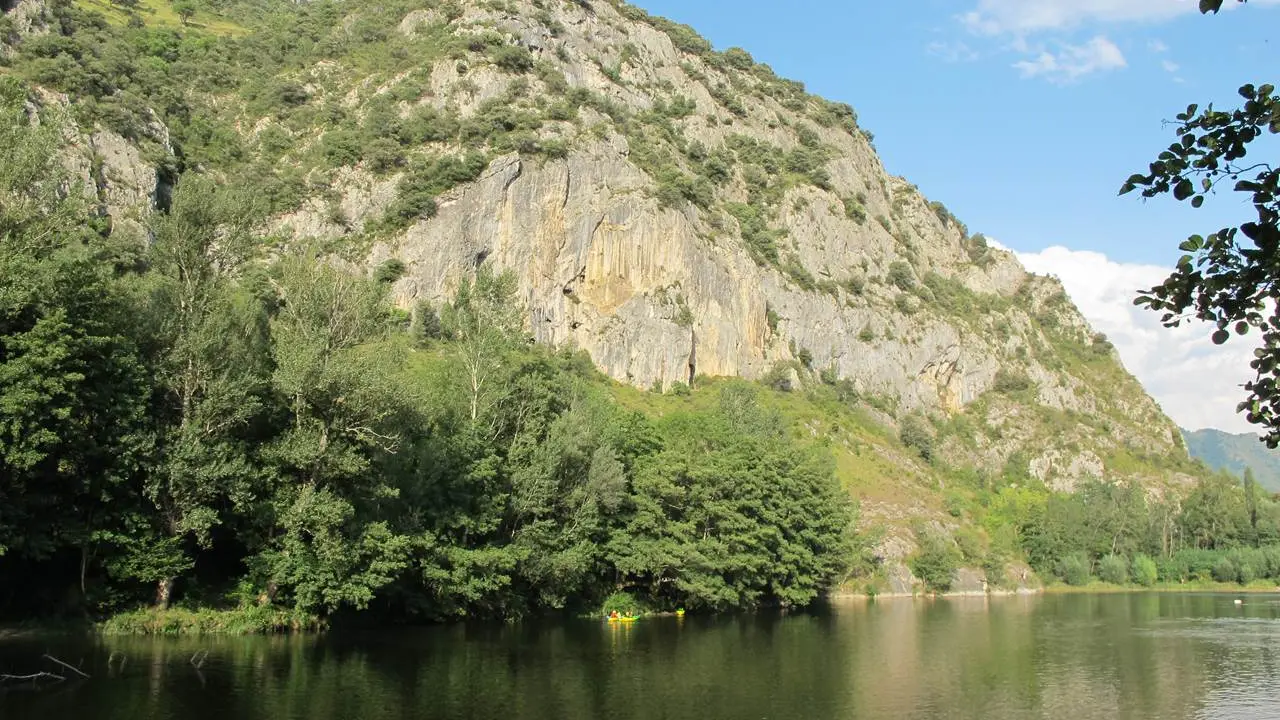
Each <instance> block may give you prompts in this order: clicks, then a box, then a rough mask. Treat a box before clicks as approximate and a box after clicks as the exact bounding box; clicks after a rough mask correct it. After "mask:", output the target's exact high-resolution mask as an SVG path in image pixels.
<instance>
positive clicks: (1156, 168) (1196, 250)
mask: <svg viewBox="0 0 1280 720" xmlns="http://www.w3.org/2000/svg"><path fill="white" fill-rule="evenodd" d="M1243 1H1244V0H1241V2H1243ZM1223 2H1224V0H1200V11H1201V12H1203V13H1209V12H1213V13H1216V12H1218V11H1219V10H1221V8H1222V5H1223ZM1239 92H1240V96H1241V97H1242V98H1243V99H1244V104H1243V105H1242V106H1241V107H1239V108H1237V109H1234V110H1231V111H1222V110H1216V109H1214V107H1213V106H1212V105H1210V106H1209V107H1207V108H1204V109H1201V108H1200V107H1199V106H1198V105H1191V106H1189V107H1188V108H1187V110H1186V112H1183V113H1180V114H1179V115H1178V116H1177V123H1178V124H1177V127H1176V129H1175V134H1176V136H1177V141H1176V142H1174V143H1173V144H1172V145H1170V146H1169V148H1168V149H1167V150H1165V151H1164V152H1162V153H1160V155H1159V157H1158V158H1157V159H1156V161H1155V162H1153V163H1151V165H1150V167H1149V169H1148V172H1147V173H1145V174H1143V173H1138V174H1134V175H1132V176H1131V177H1129V179H1128V180H1127V181H1125V183H1124V185H1123V187H1122V188H1121V190H1120V193H1121V194H1122V195H1123V194H1126V193H1130V192H1133V191H1135V190H1138V189H1141V192H1142V195H1143V197H1146V198H1151V197H1156V196H1159V195H1163V194H1167V193H1168V194H1172V195H1173V196H1174V198H1176V199H1177V200H1178V201H1180V202H1190V203H1191V205H1192V206H1193V207H1196V208H1198V207H1201V206H1202V205H1203V204H1204V203H1205V199H1206V197H1207V196H1208V195H1210V194H1214V193H1216V191H1217V190H1218V189H1220V186H1221V185H1222V184H1223V183H1228V187H1229V188H1230V189H1231V190H1233V191H1235V192H1241V193H1246V194H1247V195H1248V196H1249V198H1250V202H1251V203H1252V205H1253V211H1254V215H1255V217H1254V218H1253V219H1251V220H1249V221H1247V222H1244V223H1241V224H1240V225H1238V226H1236V227H1226V228H1222V229H1220V230H1217V231H1216V232H1212V233H1210V234H1209V235H1207V236H1203V235H1198V234H1197V235H1192V236H1190V237H1189V238H1188V239H1187V240H1186V241H1185V242H1183V243H1182V244H1181V245H1180V246H1179V247H1180V249H1181V250H1182V251H1183V252H1184V253H1185V254H1184V255H1183V256H1182V257H1181V258H1180V259H1179V261H1178V265H1177V268H1176V269H1175V270H1174V271H1173V273H1172V274H1171V275H1170V276H1169V277H1168V278H1167V279H1166V280H1165V281H1164V282H1163V283H1162V284H1160V285H1158V286H1156V287H1153V288H1151V289H1149V290H1147V291H1144V292H1142V293H1140V294H1139V296H1138V298H1137V299H1136V300H1135V304H1137V305H1144V306H1146V307H1148V308H1149V309H1151V310H1152V311H1155V312H1159V313H1162V314H1163V315H1162V321H1163V322H1164V324H1165V325H1166V326H1169V327H1177V326H1179V325H1181V324H1182V323H1183V322H1184V321H1187V320H1190V319H1191V318H1196V319H1199V320H1203V321H1206V322H1211V323H1213V324H1214V325H1216V327H1217V330H1216V331H1215V332H1214V333H1213V341H1214V342H1215V343H1217V344H1219V345H1220V344H1222V343H1225V342H1227V341H1228V340H1229V339H1230V337H1231V335H1232V333H1233V332H1234V333H1235V334H1237V335H1246V334H1248V333H1249V332H1250V331H1256V332H1258V333H1259V334H1261V336H1262V342H1261V343H1260V345H1261V347H1260V348H1259V349H1258V350H1257V351H1256V352H1255V359H1254V360H1253V361H1252V362H1251V363H1250V367H1251V368H1252V369H1253V370H1254V371H1255V373H1256V375H1255V378H1254V379H1253V380H1252V381H1250V382H1248V383H1246V384H1245V391H1246V393H1247V396H1246V399H1245V400H1244V401H1243V402H1241V403H1240V405H1239V406H1238V410H1239V411H1241V412H1244V413H1246V417H1247V418H1248V420H1249V422H1251V423H1254V424H1256V425H1261V426H1262V427H1263V428H1265V429H1266V433H1265V435H1264V437H1263V439H1264V441H1265V442H1266V443H1267V445H1268V446H1270V447H1272V448H1275V447H1277V446H1280V302H1277V300H1280V272H1277V270H1276V268H1277V267H1280V227H1278V225H1280V166H1275V165H1272V164H1271V163H1269V162H1264V161H1258V162H1250V161H1246V156H1247V154H1248V151H1249V148H1250V144H1251V143H1254V142H1255V141H1257V140H1258V139H1259V138H1262V137H1264V136H1265V135H1268V134H1270V135H1275V134H1277V133H1280V95H1277V94H1276V92H1275V87H1274V86H1272V85H1261V86H1255V85H1245V86H1243V87H1241V88H1240V91H1239Z"/></svg>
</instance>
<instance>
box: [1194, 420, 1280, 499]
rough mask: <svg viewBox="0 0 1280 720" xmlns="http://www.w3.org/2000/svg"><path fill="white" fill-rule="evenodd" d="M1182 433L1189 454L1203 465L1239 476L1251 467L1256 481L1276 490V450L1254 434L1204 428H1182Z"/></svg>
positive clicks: (1279, 456)
mask: <svg viewBox="0 0 1280 720" xmlns="http://www.w3.org/2000/svg"><path fill="white" fill-rule="evenodd" d="M1183 437H1185V438H1186V440H1187V450H1188V451H1190V453H1191V457H1193V458H1196V459H1198V460H1200V461H1201V462H1203V463H1204V464H1205V465H1208V466H1209V467H1211V468H1213V469H1214V470H1223V471H1226V472H1229V473H1231V474H1232V475H1235V476H1238V477H1243V476H1244V471H1245V470H1251V471H1253V475H1254V477H1255V478H1256V479H1257V482H1258V484H1259V485H1261V486H1262V487H1264V488H1266V489H1267V490H1269V491H1271V492H1280V453H1278V452H1277V451H1275V450H1271V449H1269V448H1268V447H1267V446H1266V445H1265V444H1263V443H1262V442H1261V441H1260V440H1259V439H1258V436H1257V435H1254V434H1252V433H1241V434H1238V435H1237V434H1232V433H1227V432H1223V431H1221V430H1214V429H1212V428H1207V429H1204V430H1196V431H1195V432H1192V431H1189V430H1184V431H1183Z"/></svg>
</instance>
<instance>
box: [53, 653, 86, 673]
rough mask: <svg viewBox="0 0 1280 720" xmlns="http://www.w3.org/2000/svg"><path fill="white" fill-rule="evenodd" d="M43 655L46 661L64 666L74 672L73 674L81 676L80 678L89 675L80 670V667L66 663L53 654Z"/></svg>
mask: <svg viewBox="0 0 1280 720" xmlns="http://www.w3.org/2000/svg"><path fill="white" fill-rule="evenodd" d="M43 657H44V659H45V660H48V661H50V662H54V663H57V664H59V665H61V666H62V667H64V668H66V669H68V670H70V671H71V672H73V673H75V674H77V675H79V676H80V677H82V678H85V679H88V677H89V674H88V673H86V672H85V671H83V670H81V669H80V668H78V667H75V666H74V665H68V664H67V663H64V662H62V661H61V660H59V659H58V658H56V657H54V656H52V655H44V656H43Z"/></svg>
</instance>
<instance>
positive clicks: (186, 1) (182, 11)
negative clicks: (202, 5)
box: [173, 0, 197, 25]
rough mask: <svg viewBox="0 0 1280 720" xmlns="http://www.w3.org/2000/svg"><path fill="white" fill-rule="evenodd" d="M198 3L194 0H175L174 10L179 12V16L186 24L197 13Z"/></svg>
mask: <svg viewBox="0 0 1280 720" xmlns="http://www.w3.org/2000/svg"><path fill="white" fill-rule="evenodd" d="M196 9H197V8H196V3H195V2H194V0H173V11H174V12H175V13H177V14H178V18H179V19H180V20H182V24H183V25H186V24H187V23H188V22H190V21H191V18H193V17H195V15H196Z"/></svg>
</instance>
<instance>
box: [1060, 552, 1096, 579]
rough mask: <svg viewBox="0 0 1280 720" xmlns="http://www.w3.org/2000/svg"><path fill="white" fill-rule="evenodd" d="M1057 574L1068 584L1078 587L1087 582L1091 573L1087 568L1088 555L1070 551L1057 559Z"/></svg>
mask: <svg viewBox="0 0 1280 720" xmlns="http://www.w3.org/2000/svg"><path fill="white" fill-rule="evenodd" d="M1057 571H1058V576H1059V577H1061V578H1062V579H1063V581H1065V582H1066V583H1067V584H1068V585H1074V586H1076V587H1080V586H1083V585H1088V584H1089V579H1090V578H1091V577H1092V573H1091V572H1090V569H1089V556H1088V555H1086V554H1085V553H1083V552H1076V553H1071V554H1070V555H1068V556H1066V557H1065V558H1063V559H1062V560H1060V561H1058V567H1057Z"/></svg>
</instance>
